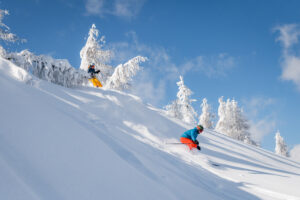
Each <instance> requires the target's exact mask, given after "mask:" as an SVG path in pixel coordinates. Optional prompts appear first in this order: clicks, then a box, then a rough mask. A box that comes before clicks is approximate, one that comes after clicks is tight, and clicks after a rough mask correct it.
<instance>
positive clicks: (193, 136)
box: [181, 128, 198, 141]
mask: <svg viewBox="0 0 300 200" xmlns="http://www.w3.org/2000/svg"><path fill="white" fill-rule="evenodd" d="M197 136H198V130H197V128H193V129H191V130H188V131H186V132H184V133H183V134H182V135H181V137H184V138H188V139H191V140H193V141H196V139H197Z"/></svg>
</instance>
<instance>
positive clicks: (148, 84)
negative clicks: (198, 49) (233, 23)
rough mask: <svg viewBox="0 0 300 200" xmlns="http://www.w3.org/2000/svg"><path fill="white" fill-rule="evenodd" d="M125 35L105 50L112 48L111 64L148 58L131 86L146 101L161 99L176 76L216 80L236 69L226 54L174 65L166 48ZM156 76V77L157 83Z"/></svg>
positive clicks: (198, 57) (232, 60) (176, 79)
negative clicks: (122, 39) (130, 59)
mask: <svg viewBox="0 0 300 200" xmlns="http://www.w3.org/2000/svg"><path fill="white" fill-rule="evenodd" d="M126 35H127V40H126V41H122V42H117V43H110V44H109V46H108V48H109V49H112V50H113V52H114V54H115V57H114V60H113V62H114V63H113V64H114V65H117V64H119V63H124V62H126V61H127V60H128V59H129V58H132V57H134V56H137V55H141V56H146V57H148V58H149V60H148V61H147V62H146V63H143V66H145V67H144V71H143V73H144V76H143V78H141V79H139V81H140V82H139V83H138V84H135V85H137V86H138V88H135V89H136V91H139V92H140V93H141V92H142V93H143V94H144V95H143V94H140V95H141V96H143V98H145V97H146V96H147V97H148V99H151V98H153V97H155V98H157V99H159V100H162V99H164V98H165V97H164V95H165V94H166V90H167V89H166V87H167V86H168V84H169V83H174V84H175V81H176V82H177V81H178V77H179V76H180V75H182V76H185V75H187V74H189V73H193V72H195V73H199V72H201V74H203V75H206V76H207V77H210V78H218V77H220V76H226V75H227V74H228V73H229V72H230V71H231V70H232V69H233V68H235V67H236V66H237V59H236V58H234V57H233V56H230V55H229V54H226V53H220V54H217V55H213V56H206V55H199V56H197V57H195V58H191V59H189V60H187V61H183V62H182V63H179V64H178V63H176V62H175V59H174V58H172V56H171V55H170V54H171V53H170V51H169V50H168V49H166V48H164V47H162V46H157V45H146V44H144V43H142V42H140V41H139V39H138V36H137V34H136V33H135V32H134V31H130V32H128V33H127V34H126ZM139 76H141V75H139ZM157 77H159V80H158V78H157ZM154 88H155V89H154ZM152 100H153V99H152ZM151 102H152V101H151ZM153 104H154V103H153Z"/></svg>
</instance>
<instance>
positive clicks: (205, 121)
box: [198, 98, 214, 128]
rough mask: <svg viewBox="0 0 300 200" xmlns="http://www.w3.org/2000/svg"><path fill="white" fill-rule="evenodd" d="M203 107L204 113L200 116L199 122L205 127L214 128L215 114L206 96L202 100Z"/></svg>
mask: <svg viewBox="0 0 300 200" xmlns="http://www.w3.org/2000/svg"><path fill="white" fill-rule="evenodd" d="M201 108H202V114H201V115H200V117H199V123H198V124H201V125H202V126H203V127H204V128H212V127H213V122H212V119H213V118H214V115H213V114H212V113H211V106H210V105H209V104H208V103H207V99H206V98H204V99H203V100H202V104H201Z"/></svg>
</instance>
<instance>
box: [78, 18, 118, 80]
mask: <svg viewBox="0 0 300 200" xmlns="http://www.w3.org/2000/svg"><path fill="white" fill-rule="evenodd" d="M98 37H99V31H98V29H97V28H96V25H95V24H93V25H92V27H91V29H90V31H89V36H88V38H87V41H86V44H85V46H84V47H83V48H82V49H81V51H80V58H81V64H80V69H82V70H84V71H87V69H88V67H89V65H91V64H94V65H95V69H96V70H100V71H101V72H100V73H99V74H98V75H97V78H99V79H100V81H101V82H102V83H103V84H105V82H106V80H107V79H108V77H109V76H111V75H112V72H113V68H112V67H111V66H109V65H107V64H106V63H107V62H109V61H110V59H111V58H112V56H113V53H112V52H111V51H109V50H103V49H102V48H103V46H104V44H105V37H104V36H102V37H101V38H100V39H98Z"/></svg>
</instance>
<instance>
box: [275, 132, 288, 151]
mask: <svg viewBox="0 0 300 200" xmlns="http://www.w3.org/2000/svg"><path fill="white" fill-rule="evenodd" d="M275 140H276V147H275V153H276V154H278V155H282V156H286V157H288V156H289V153H288V148H287V145H286V144H285V142H284V139H283V137H281V136H280V132H279V131H277V132H276V135H275Z"/></svg>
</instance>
